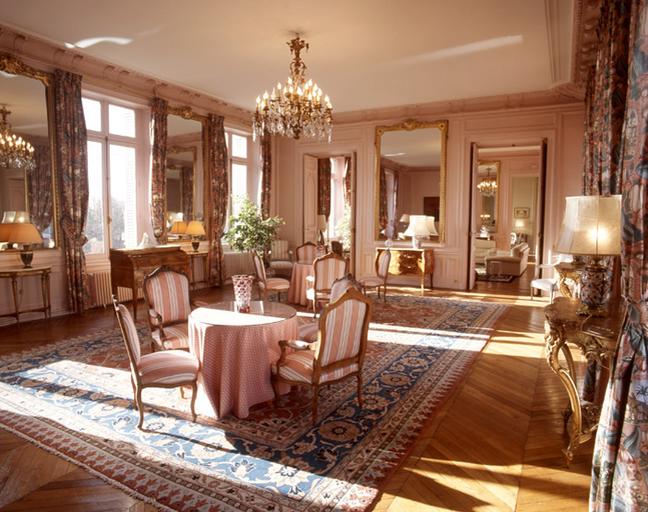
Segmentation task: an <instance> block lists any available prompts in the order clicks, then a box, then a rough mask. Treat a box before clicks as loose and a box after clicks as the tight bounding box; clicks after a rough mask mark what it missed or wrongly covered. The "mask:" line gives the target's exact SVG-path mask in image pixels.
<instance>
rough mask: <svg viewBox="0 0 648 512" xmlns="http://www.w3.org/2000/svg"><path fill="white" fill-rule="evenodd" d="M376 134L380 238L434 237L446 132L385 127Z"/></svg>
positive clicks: (424, 238) (435, 236)
mask: <svg viewBox="0 0 648 512" xmlns="http://www.w3.org/2000/svg"><path fill="white" fill-rule="evenodd" d="M377 136H378V137H379V140H378V141H377V143H378V144H379V148H380V160H379V163H378V167H379V168H378V183H379V197H378V212H377V221H378V226H377V233H378V239H380V240H389V241H391V240H416V241H417V242H418V241H438V240H439V234H440V231H441V227H440V220H441V218H440V215H441V211H440V210H441V201H442V195H443V191H442V190H441V188H442V183H443V179H442V168H441V166H442V159H443V155H442V151H443V144H442V138H443V136H444V132H443V131H442V130H441V129H440V128H439V127H436V126H435V127H419V128H415V129H411V128H409V127H407V128H406V127H404V126H403V127H402V128H399V127H396V128H392V127H389V129H387V130H385V131H383V132H382V133H379V134H378V135H377ZM423 217H424V218H425V222H421V219H423ZM414 220H416V221H417V222H416V224H417V225H416V226H413V221H414Z"/></svg>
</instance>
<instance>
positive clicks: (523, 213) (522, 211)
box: [513, 207, 529, 219]
mask: <svg viewBox="0 0 648 512" xmlns="http://www.w3.org/2000/svg"><path fill="white" fill-rule="evenodd" d="M513 218H514V219H528V218H529V208H526V207H524V208H523V207H517V208H513Z"/></svg>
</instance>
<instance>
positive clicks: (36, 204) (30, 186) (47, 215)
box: [27, 145, 52, 233]
mask: <svg viewBox="0 0 648 512" xmlns="http://www.w3.org/2000/svg"><path fill="white" fill-rule="evenodd" d="M34 163H35V166H34V168H33V169H32V170H30V171H27V198H28V200H29V217H30V218H31V221H32V224H34V226H36V229H38V231H39V232H40V233H43V231H45V230H46V229H47V228H48V227H49V226H50V224H51V223H52V169H51V165H50V148H49V146H40V145H37V146H34Z"/></svg>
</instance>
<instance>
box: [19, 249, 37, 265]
mask: <svg viewBox="0 0 648 512" xmlns="http://www.w3.org/2000/svg"><path fill="white" fill-rule="evenodd" d="M33 259H34V253H33V252H32V251H24V250H23V251H20V260H21V261H22V262H23V268H32V260H33Z"/></svg>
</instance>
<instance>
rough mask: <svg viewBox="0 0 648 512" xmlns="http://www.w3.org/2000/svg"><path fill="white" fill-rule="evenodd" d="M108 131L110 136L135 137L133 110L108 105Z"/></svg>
mask: <svg viewBox="0 0 648 512" xmlns="http://www.w3.org/2000/svg"><path fill="white" fill-rule="evenodd" d="M108 131H109V132H110V133H111V134H112V135H123V136H124V137H135V110H133V109H132V108H126V107H120V106H118V105H108Z"/></svg>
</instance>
